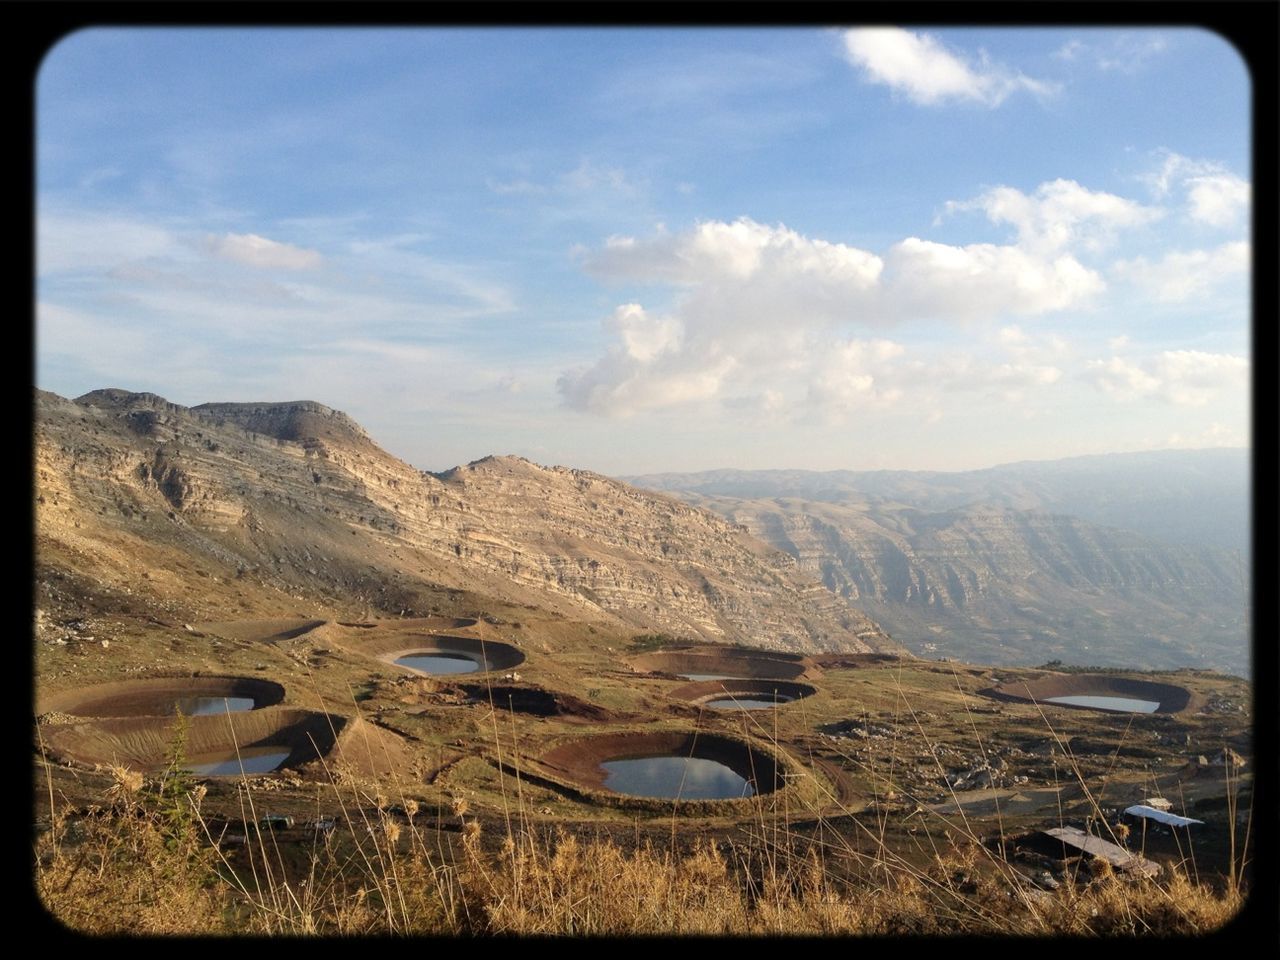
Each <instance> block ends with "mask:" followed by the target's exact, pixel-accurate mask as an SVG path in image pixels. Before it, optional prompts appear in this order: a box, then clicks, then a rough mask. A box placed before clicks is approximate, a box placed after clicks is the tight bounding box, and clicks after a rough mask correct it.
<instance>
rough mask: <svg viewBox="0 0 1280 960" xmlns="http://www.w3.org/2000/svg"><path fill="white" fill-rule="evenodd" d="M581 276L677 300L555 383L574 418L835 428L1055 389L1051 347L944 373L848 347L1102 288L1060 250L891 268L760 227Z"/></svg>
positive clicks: (631, 245)
mask: <svg viewBox="0 0 1280 960" xmlns="http://www.w3.org/2000/svg"><path fill="white" fill-rule="evenodd" d="M583 263H584V266H585V268H586V269H587V270H588V271H589V272H591V273H592V274H594V275H596V276H598V277H601V278H603V279H610V280H620V281H629V282H643V283H653V284H658V285H662V286H665V287H668V288H671V289H673V290H674V291H675V294H676V296H675V301H674V303H673V304H672V305H671V307H670V308H668V309H667V310H666V311H665V312H661V313H658V312H653V311H650V310H648V309H646V307H645V306H643V305H642V304H640V303H626V304H623V305H621V306H619V307H618V308H617V309H616V310H615V311H614V312H613V313H612V315H610V316H609V317H607V318H606V319H605V321H604V323H603V326H604V329H605V331H606V333H607V334H608V335H609V340H610V343H611V345H610V346H609V347H608V349H607V352H606V353H605V354H604V355H603V356H602V357H600V358H599V359H598V360H597V361H596V362H595V363H594V364H591V365H588V366H585V367H580V368H578V369H575V370H570V371H566V372H565V373H564V374H563V375H562V376H561V377H560V379H559V381H558V387H559V390H560V393H561V395H562V397H563V399H564V401H565V402H566V403H567V404H568V405H569V406H571V407H575V408H577V409H581V410H589V411H592V412H596V413H602V414H611V415H617V414H626V413H632V412H636V411H639V410H648V409H655V408H658V407H664V406H672V405H676V404H678V403H682V402H692V401H707V400H720V401H722V402H728V401H732V402H733V403H735V404H738V405H740V406H745V407H748V408H752V409H759V410H762V411H764V412H766V413H769V414H770V415H773V414H776V413H777V412H778V411H779V410H780V408H781V407H782V406H783V405H784V404H790V405H792V406H793V407H797V408H798V407H806V408H810V409H813V408H816V409H819V410H821V411H823V413H824V415H837V414H838V413H839V411H840V410H842V409H847V408H856V407H858V406H860V405H866V404H875V405H884V404H889V403H893V402H896V401H897V400H898V399H899V398H900V397H902V396H903V394H904V391H908V390H919V389H920V388H921V386H922V385H929V386H930V389H933V388H939V389H957V390H961V389H988V388H990V387H992V385H996V386H1001V387H1003V388H1005V389H1014V388H1017V389H1021V388H1023V387H1035V386H1044V385H1047V384H1051V383H1054V382H1056V381H1057V380H1058V378H1059V377H1060V376H1061V371H1060V369H1059V368H1058V367H1057V366H1056V365H1055V363H1056V358H1057V356H1058V355H1059V354H1060V353H1061V347H1062V344H1061V341H1058V340H1056V338H1044V337H1037V338H1035V339H1034V341H1033V340H1032V338H1030V337H1028V336H1027V335H1026V334H1023V333H1022V332H1021V331H1020V330H1018V329H1017V328H1014V327H1006V328H1005V332H1004V333H1003V334H1002V335H1001V337H998V338H997V341H996V343H995V348H996V349H997V350H998V352H999V354H1000V355H999V356H998V357H995V358H970V360H969V361H966V362H968V363H970V364H971V365H970V366H963V365H961V366H958V367H949V366H947V364H946V363H945V362H944V363H941V364H939V363H937V362H934V361H925V360H921V359H918V358H906V357H905V352H904V348H903V347H902V346H901V345H900V344H896V343H894V342H893V341H890V340H886V339H883V338H875V337H872V338H864V337H861V336H856V335H851V334H852V333H853V331H854V330H857V329H858V328H862V329H864V330H867V329H871V330H874V329H879V328H885V327H890V326H893V325H896V324H899V323H902V322H907V321H912V320H939V321H943V322H986V321H990V320H993V319H997V318H1001V317H1017V316H1037V315H1042V314H1045V313H1049V312H1053V311H1058V310H1062V309H1064V308H1067V307H1073V306H1079V305H1081V304H1084V303H1086V302H1087V301H1088V300H1089V299H1090V298H1091V297H1093V296H1094V295H1095V294H1097V293H1099V292H1100V291H1101V290H1103V289H1104V288H1105V284H1104V282H1103V279H1102V277H1101V276H1100V275H1099V274H1098V273H1097V272H1096V271H1093V270H1091V269H1089V268H1087V267H1085V266H1084V265H1082V264H1081V263H1080V262H1079V261H1078V260H1076V259H1075V258H1074V257H1073V256H1072V255H1071V254H1070V253H1068V252H1065V251H1053V252H1052V253H1051V254H1049V255H1045V254H1044V253H1043V252H1040V251H1036V250H1030V249H1025V248H1024V247H1023V246H1021V245H1004V246H1000V245H995V244H970V245H965V246H955V245H950V244H943V243H935V242H932V241H928V240H923V239H920V238H918V237H908V238H906V239H905V240H902V241H900V242H898V243H895V244H893V245H892V246H891V247H890V248H889V249H888V250H887V251H886V253H885V255H884V256H883V257H881V256H879V255H877V254H875V253H873V252H871V251H868V250H862V249H859V248H857V247H853V246H850V245H847V244H842V243H833V242H829V241H825V240H821V239H818V238H814V237H808V236H805V235H803V234H800V233H799V232H797V231H795V230H792V229H790V228H788V227H786V226H784V225H781V224H779V225H775V226H769V225H765V224H760V223H757V222H755V221H753V220H751V219H749V218H741V219H739V220H736V221H734V222H732V223H726V222H721V221H709V222H705V223H699V224H696V225H695V226H693V227H692V228H690V229H688V230H685V231H682V232H679V233H669V232H666V231H659V232H657V233H656V234H654V235H653V236H651V237H648V238H645V239H637V238H634V237H617V236H616V237H611V238H610V239H609V240H607V241H606V242H605V243H604V245H603V246H602V247H601V248H599V249H598V250H596V251H595V252H591V253H587V254H585V255H584V258H583ZM1001 338H1003V339H1001ZM952 359H954V358H952ZM770 391H771V392H770ZM764 397H767V398H768V400H767V402H766V401H765V400H763V399H761V398H764Z"/></svg>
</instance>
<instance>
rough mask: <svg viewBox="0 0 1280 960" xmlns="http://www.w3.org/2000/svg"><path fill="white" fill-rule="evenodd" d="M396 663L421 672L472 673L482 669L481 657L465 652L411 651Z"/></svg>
mask: <svg viewBox="0 0 1280 960" xmlns="http://www.w3.org/2000/svg"><path fill="white" fill-rule="evenodd" d="M396 663H397V664H398V665H399V666H402V667H408V668H409V669H410V670H417V671H418V672H419V673H435V674H440V673H471V672H473V671H475V670H479V669H480V661H479V659H477V658H475V657H470V656H467V655H466V654H465V653H410V654H407V655H405V656H403V657H400V658H398V659H397V660H396Z"/></svg>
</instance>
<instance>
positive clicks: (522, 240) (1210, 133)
mask: <svg viewBox="0 0 1280 960" xmlns="http://www.w3.org/2000/svg"><path fill="white" fill-rule="evenodd" d="M1249 96H1250V90H1249V78H1248V74H1247V71H1246V69H1245V67H1244V65H1243V64H1242V62H1241V61H1240V59H1239V57H1238V56H1237V54H1236V53H1235V51H1234V50H1233V49H1232V48H1231V47H1230V45H1229V44H1227V43H1226V42H1225V41H1224V40H1222V39H1221V38H1219V37H1218V36H1216V35H1214V34H1212V33H1208V32H1204V31H1199V30H1182V29H1152V28H1143V29H1133V30H1112V29H1052V30H1051V29H1019V30H1005V29H936V30H935V29H927V28H919V27H911V28H909V29H898V28H879V29H869V30H863V29H852V30H844V29H840V30H836V29H810V28H785V29H781V28H780V29H726V30H718V29H717V30H713V29H643V30H639V29H625V30H609V29H563V28H543V29H490V30H466V29H457V28H449V29H414V30H408V29H404V30H368V29H366V30H327V29H278V30H274V29H273V30H268V29H252V30H231V29H216V30H215V29H165V30H161V29H128V30H123V29H120V30H117V29H112V30H106V29H97V30H89V31H85V32H81V33H78V34H74V35H72V36H70V37H68V38H67V39H65V40H64V41H63V42H62V43H61V44H59V45H58V46H57V47H55V48H54V49H53V50H52V51H51V52H50V54H49V55H48V57H47V58H46V60H45V62H44V64H43V66H42V69H41V72H40V75H39V79H38V85H37V123H38V128H37V217H38V222H37V274H38V276H37V320H36V323H37V327H36V360H37V364H36V368H37V383H38V385H39V386H40V387H42V388H44V389H47V390H53V391H55V392H58V393H61V394H63V395H69V396H76V395H79V394H80V393H83V392H86V391H88V390H91V389H94V388H97V387H104V386H119V387H124V388H128V389H133V390H150V391H153V392H156V393H159V394H162V395H163V396H165V397H167V398H169V399H170V400H173V401H175V402H178V403H184V404H196V403H201V402H204V401H209V400H292V399H304V398H305V399H314V400H319V401H321V402H323V403H326V404H328V405H330V406H333V407H337V408H339V409H342V410H345V411H347V412H348V413H350V414H352V415H353V416H354V417H356V418H357V419H358V420H359V421H360V422H361V423H362V424H364V426H365V427H366V429H368V430H369V432H370V433H371V434H372V435H373V437H374V438H375V439H376V440H377V441H379V442H380V443H381V444H382V445H383V446H385V447H386V448H387V449H388V450H390V451H391V452H392V453H395V454H396V455H398V456H400V457H402V458H404V459H405V460H407V461H409V462H410V463H413V464H414V465H416V466H419V467H422V468H424V469H433V470H438V469H444V468H447V467H449V466H452V465H454V464H456V463H462V462H466V461H468V460H473V459H476V458H479V457H481V456H484V455H486V454H490V453H515V454H520V455H523V456H527V457H529V458H530V459H533V460H536V461H538V462H542V463H560V464H566V465H571V466H577V467H584V468H588V469H593V470H598V471H600V472H604V473H639V472H649V471H659V470H693V469H710V468H716V467H741V468H764V467H793V468H808V469H835V468H849V469H877V468H903V469H942V470H950V469H969V468H977V467H984V466H990V465H992V464H995V463H1001V462H1008V461H1011V460H1021V459H1050V458H1055V457H1061V456H1073V455H1077V454H1086V453H1105V452H1112V451H1128V450H1143V449H1158V448H1165V447H1207V446H1244V445H1246V444H1247V442H1248V433H1249V407H1248V383H1249V377H1250V357H1249V319H1250V315H1249V265H1250V257H1251V252H1250V237H1249V216H1250V204H1251V190H1250V182H1251V171H1250V170H1249V156H1250V142H1249V127H1248V109H1249Z"/></svg>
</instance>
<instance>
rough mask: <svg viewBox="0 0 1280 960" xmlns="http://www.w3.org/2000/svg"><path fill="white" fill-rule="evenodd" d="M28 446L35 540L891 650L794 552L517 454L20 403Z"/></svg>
mask: <svg viewBox="0 0 1280 960" xmlns="http://www.w3.org/2000/svg"><path fill="white" fill-rule="evenodd" d="M144 422H145V423H147V424H149V426H148V427H147V428H146V429H139V424H142V423H144ZM36 441H37V494H38V498H39V497H43V500H42V501H41V502H40V503H39V509H38V512H37V520H38V532H39V533H40V534H42V535H44V536H49V537H57V536H60V535H61V536H63V537H65V538H67V539H75V540H77V541H84V540H93V539H94V538H98V539H99V540H103V539H109V538H110V537H111V536H113V535H114V534H113V530H119V529H124V530H127V531H128V533H129V535H130V536H132V537H142V538H144V539H146V540H147V541H149V542H151V543H155V544H157V545H160V544H164V545H167V546H168V547H171V548H172V549H175V550H180V551H185V552H188V553H193V554H196V555H201V556H205V557H211V558H215V559H216V560H217V561H218V562H219V563H221V564H225V565H228V566H231V567H232V568H234V569H235V570H237V571H241V572H243V571H246V570H249V571H256V574H255V575H257V576H260V577H263V578H265V579H271V580H272V581H273V582H277V581H278V582H279V583H281V584H283V585H286V586H287V585H288V584H291V583H292V584H297V583H303V582H305V583H310V584H318V585H322V586H324V587H325V588H326V589H327V590H329V591H330V592H331V593H333V594H336V595H343V594H344V593H345V594H346V595H348V596H358V597H360V598H362V599H364V600H366V601H369V602H373V603H384V604H390V605H394V595H395V592H396V591H395V589H393V588H395V587H396V585H397V584H398V585H399V586H400V587H404V586H405V585H411V584H412V583H413V582H430V583H435V584H442V585H444V586H447V587H451V588H459V589H467V590H475V591H478V592H480V593H484V594H486V595H489V596H494V597H497V598H499V599H506V600H511V601H513V602H522V603H528V602H534V603H537V604H540V605H541V604H550V605H551V606H553V607H554V608H556V609H559V610H561V611H566V612H572V611H575V610H576V611H578V612H579V613H581V614H584V615H592V614H594V615H607V616H609V617H611V618H614V619H616V620H618V621H621V622H623V623H625V624H629V625H632V626H634V627H636V628H639V629H644V630H657V631H662V632H667V633H672V634H676V635H680V636H687V637H690V638H701V639H710V640H729V641H736V642H745V643H748V644H752V645H756V646H765V647H773V648H777V649H795V650H802V651H816V650H832V651H849V652H860V651H868V650H880V649H897V648H896V646H895V645H893V644H891V643H890V642H889V641H888V639H887V638H886V637H885V636H884V634H883V633H882V632H881V631H880V630H879V628H878V627H877V626H876V625H875V624H874V623H873V622H871V621H870V620H869V619H868V618H867V617H866V616H864V615H863V614H862V613H861V612H860V611H859V610H858V609H857V608H856V607H854V606H852V605H850V604H849V602H848V601H847V600H844V599H842V598H840V597H838V596H836V595H835V594H833V593H831V592H829V591H827V590H825V589H823V587H822V585H821V583H819V582H817V581H816V580H813V579H811V578H809V577H807V576H806V575H804V574H802V573H801V572H800V570H799V567H798V564H797V562H796V560H795V559H794V558H793V557H791V556H789V555H788V554H786V553H785V552H782V551H778V550H775V549H772V548H770V547H768V546H767V545H765V544H763V543H761V542H760V541H758V540H756V539H755V538H753V537H752V536H751V535H749V534H748V533H746V532H745V531H744V530H742V529H741V528H739V527H737V526H735V525H734V524H731V523H728V522H726V521H725V520H723V519H722V518H720V517H718V516H716V515H715V514H713V513H711V512H709V511H706V510H702V509H699V508H695V507H691V506H689V505H688V504H685V503H682V502H680V501H679V500H677V499H675V498H672V497H668V496H664V495H661V494H653V493H647V492H645V491H641V490H637V489H635V488H632V487H629V486H627V485H626V484H623V483H620V482H618V481H615V480H611V479H609V478H607V477H603V476H600V475H598V474H593V473H589V472H586V471H581V470H572V469H568V468H564V467H543V466H539V465H537V464H534V463H531V462H529V461H527V460H522V459H520V458H518V457H487V458H485V459H483V460H478V461H475V462H474V463H470V464H467V465H466V466H462V467H457V468H455V469H453V470H450V471H448V472H446V473H443V474H438V475H437V474H430V473H424V472H421V471H418V470H415V469H414V468H413V467H411V466H409V465H408V464H405V463H403V462H401V461H400V460H397V459H396V458H394V457H392V456H390V455H389V454H387V453H386V452H384V451H382V450H381V449H379V448H378V447H377V445H376V444H374V443H373V441H372V440H370V439H369V437H368V436H367V434H365V432H364V431H363V430H362V429H361V428H360V427H359V425H358V424H356V423H355V422H354V421H352V420H351V419H350V418H349V417H347V416H346V415H345V414H342V413H340V412H338V411H335V410H331V409H329V408H328V407H325V406H323V405H322V404H318V403H312V402H296V403H283V404H226V403H216V404H203V405H201V406H199V407H193V408H190V409H187V408H184V407H181V406H179V405H176V404H170V403H168V402H167V401H164V400H163V399H162V398H160V397H156V396H154V395H152V394H128V393H126V392H124V391H118V390H107V391H95V392H94V393H92V394H86V395H85V396H84V397H82V398H80V399H79V400H77V401H76V402H75V403H74V404H67V403H66V402H65V401H60V398H52V397H51V398H49V399H44V398H41V397H39V396H38V397H37V418H36ZM73 527H74V530H73V529H72V528H73ZM588 619H589V616H588Z"/></svg>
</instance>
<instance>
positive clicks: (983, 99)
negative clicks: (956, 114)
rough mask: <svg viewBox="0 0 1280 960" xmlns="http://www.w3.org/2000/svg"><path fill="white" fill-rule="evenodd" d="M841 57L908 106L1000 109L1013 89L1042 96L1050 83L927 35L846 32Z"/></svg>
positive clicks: (894, 30) (877, 29) (891, 31)
mask: <svg viewBox="0 0 1280 960" xmlns="http://www.w3.org/2000/svg"><path fill="white" fill-rule="evenodd" d="M844 45H845V56H846V58H847V59H848V60H849V62H850V63H852V64H854V65H855V66H858V67H861V68H862V70H863V72H864V73H865V75H866V76H867V78H868V79H869V80H871V81H872V82H873V83H881V84H884V85H886V86H889V87H892V88H893V89H895V90H898V91H901V92H902V93H904V94H906V96H907V97H908V98H909V99H911V100H912V101H914V102H916V103H919V104H925V105H933V104H939V103H945V102H948V101H955V100H969V101H974V102H977V103H981V104H984V105H986V106H989V107H995V106H999V105H1000V104H1001V103H1003V102H1004V100H1005V99H1006V98H1007V97H1008V96H1009V95H1010V94H1011V93H1014V92H1015V91H1017V90H1028V91H1030V92H1032V93H1035V94H1039V95H1043V94H1047V93H1050V92H1052V91H1053V89H1054V88H1053V86H1052V85H1051V84H1048V83H1045V82H1043V81H1040V80H1033V79H1032V78H1031V77H1028V76H1025V75H1023V74H1021V73H1018V72H1016V71H1012V70H1010V69H1008V68H1006V67H1004V66H1001V65H1000V64H995V63H991V62H990V61H989V60H988V58H987V56H986V54H985V53H981V54H980V55H979V56H978V58H977V59H976V61H975V60H974V59H973V58H969V57H966V56H965V55H964V54H962V53H959V52H953V51H952V50H949V49H947V48H946V47H945V46H943V44H942V42H941V41H940V40H938V39H937V38H936V37H934V36H931V35H930V34H927V33H913V32H912V31H909V30H903V29H901V28H900V27H858V28H855V29H852V30H847V31H845V33H844Z"/></svg>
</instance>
